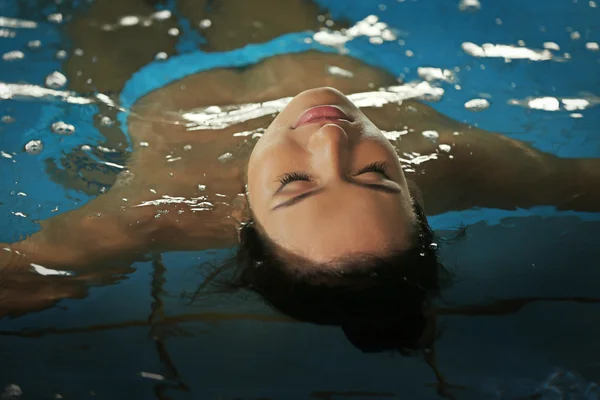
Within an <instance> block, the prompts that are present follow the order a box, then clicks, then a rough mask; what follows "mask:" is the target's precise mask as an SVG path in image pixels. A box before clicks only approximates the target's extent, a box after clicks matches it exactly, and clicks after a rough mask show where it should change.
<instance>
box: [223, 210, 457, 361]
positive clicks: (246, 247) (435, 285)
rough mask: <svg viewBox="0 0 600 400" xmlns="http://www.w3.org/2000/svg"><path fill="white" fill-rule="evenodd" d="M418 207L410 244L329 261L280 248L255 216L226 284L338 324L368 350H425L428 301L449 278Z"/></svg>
mask: <svg viewBox="0 0 600 400" xmlns="http://www.w3.org/2000/svg"><path fill="white" fill-rule="evenodd" d="M413 208H414V212H415V214H416V227H415V228H416V229H415V237H414V242H413V246H412V247H411V248H410V249H409V250H405V251H402V252H390V253H388V254H384V255H380V256H375V255H370V254H351V255H348V256H345V257H341V258H339V259H336V260H333V261H331V262H328V263H326V264H325V265H323V264H319V263H315V262H312V261H310V260H307V259H305V258H302V257H299V256H297V255H294V254H291V253H289V252H286V251H285V250H283V249H281V248H280V247H279V246H277V245H276V244H275V243H274V242H273V241H272V240H270V239H269V238H268V236H267V235H266V234H265V233H264V231H263V230H262V228H261V227H260V225H259V224H258V223H257V222H256V221H252V220H251V221H249V222H248V223H246V224H245V225H244V226H243V227H242V228H241V232H240V247H239V249H238V251H237V254H236V255H235V256H234V257H233V258H232V259H231V260H230V261H229V265H230V268H232V269H233V270H234V275H233V278H232V279H231V280H229V282H228V285H229V286H230V288H236V289H240V288H243V289H249V290H251V291H254V292H256V293H258V294H259V295H261V296H262V298H263V299H264V300H265V301H266V302H267V303H269V304H270V305H271V306H272V307H274V308H275V309H277V310H279V311H280V312H282V313H284V314H286V315H288V316H290V317H292V318H294V319H296V320H299V321H306V322H311V323H316V324H325V325H337V326H340V327H341V328H342V329H343V331H344V333H345V334H346V336H347V338H348V340H349V341H350V342H351V343H352V344H353V345H354V346H355V347H357V348H359V349H361V350H362V351H365V352H377V351H383V350H397V351H399V352H401V353H403V354H408V353H411V351H415V350H419V349H423V348H426V347H428V346H429V345H430V344H431V343H430V342H432V341H433V339H434V338H433V336H435V335H431V334H427V335H424V332H425V331H426V328H431V324H429V322H431V321H430V319H429V318H428V312H427V311H428V308H429V307H428V306H429V304H430V301H431V300H432V299H433V298H435V297H436V296H437V295H438V294H439V293H440V290H441V289H442V287H443V286H444V283H445V282H446V281H447V280H448V278H449V277H448V273H447V271H446V270H445V269H444V267H443V265H442V264H441V263H440V262H439V260H438V256H437V243H436V240H435V236H434V233H433V231H432V229H431V228H430V226H429V224H428V223H427V219H426V217H425V214H424V213H423V210H422V208H421V207H420V205H419V204H417V203H416V202H414V203H413ZM425 336H427V337H428V338H429V339H427V338H425Z"/></svg>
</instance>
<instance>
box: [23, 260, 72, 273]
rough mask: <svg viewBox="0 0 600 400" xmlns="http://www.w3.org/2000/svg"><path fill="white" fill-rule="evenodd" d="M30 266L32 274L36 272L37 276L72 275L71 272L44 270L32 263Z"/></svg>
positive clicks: (42, 267) (44, 268)
mask: <svg viewBox="0 0 600 400" xmlns="http://www.w3.org/2000/svg"><path fill="white" fill-rule="evenodd" d="M30 265H31V268H32V269H33V271H34V272H37V273H38V274H40V275H44V276H72V275H73V272H70V271H61V270H58V269H50V268H46V267H44V266H42V265H39V264H33V263H31V264H30Z"/></svg>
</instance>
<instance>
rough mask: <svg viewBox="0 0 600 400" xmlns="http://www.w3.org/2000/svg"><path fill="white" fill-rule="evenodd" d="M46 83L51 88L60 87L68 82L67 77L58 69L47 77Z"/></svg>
mask: <svg viewBox="0 0 600 400" xmlns="http://www.w3.org/2000/svg"><path fill="white" fill-rule="evenodd" d="M45 83H46V86H47V87H49V88H50V89H60V88H62V87H63V86H65V85H66V84H67V77H66V76H64V75H63V74H61V73H60V72H58V71H54V72H53V73H51V74H50V75H48V76H47V77H46V82H45Z"/></svg>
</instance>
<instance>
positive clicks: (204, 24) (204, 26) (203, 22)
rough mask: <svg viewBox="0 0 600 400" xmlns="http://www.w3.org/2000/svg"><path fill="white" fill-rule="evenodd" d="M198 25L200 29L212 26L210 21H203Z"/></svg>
mask: <svg viewBox="0 0 600 400" xmlns="http://www.w3.org/2000/svg"><path fill="white" fill-rule="evenodd" d="M198 25H199V26H200V28H202V29H206V28H209V27H210V26H211V25H212V21H211V20H210V19H203V20H202V21H200V23H199V24H198Z"/></svg>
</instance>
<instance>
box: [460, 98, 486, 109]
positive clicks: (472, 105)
mask: <svg viewBox="0 0 600 400" xmlns="http://www.w3.org/2000/svg"><path fill="white" fill-rule="evenodd" d="M489 107H490V102H489V101H488V100H486V99H471V100H469V101H467V102H466V103H465V108H466V109H467V110H471V111H483V110H486V109H488V108H489Z"/></svg>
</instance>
